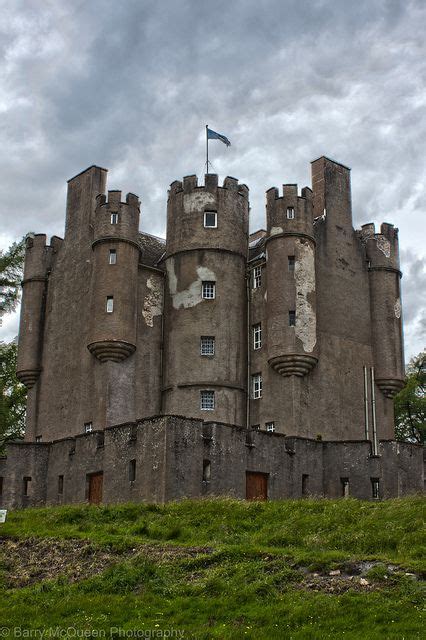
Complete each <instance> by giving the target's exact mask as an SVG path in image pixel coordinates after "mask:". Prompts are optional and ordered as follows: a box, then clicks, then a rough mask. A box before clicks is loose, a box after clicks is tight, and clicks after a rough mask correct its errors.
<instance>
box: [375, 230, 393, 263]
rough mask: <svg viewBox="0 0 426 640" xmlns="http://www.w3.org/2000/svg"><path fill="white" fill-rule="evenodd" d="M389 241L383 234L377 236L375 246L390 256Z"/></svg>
mask: <svg viewBox="0 0 426 640" xmlns="http://www.w3.org/2000/svg"><path fill="white" fill-rule="evenodd" d="M390 247H391V246H390V242H389V240H388V239H387V238H385V236H379V235H378V236H377V248H378V249H379V250H380V251H381V252H382V253H383V254H384V255H385V256H386V257H387V258H390Z"/></svg>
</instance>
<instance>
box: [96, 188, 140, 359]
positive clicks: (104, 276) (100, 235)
mask: <svg viewBox="0 0 426 640" xmlns="http://www.w3.org/2000/svg"><path fill="white" fill-rule="evenodd" d="M139 205H140V203H139V199H138V197H137V196H135V195H134V194H132V193H128V194H127V196H126V202H121V191H108V200H107V199H106V196H105V195H103V194H102V195H99V196H98V197H97V199H96V213H95V224H94V240H93V243H92V249H93V271H92V310H91V318H90V319H91V323H90V328H89V340H88V345H87V348H88V349H89V351H90V353H92V354H93V355H94V356H95V357H96V358H98V359H99V360H100V361H101V362H105V361H107V360H112V361H114V362H120V361H122V360H125V359H126V358H127V357H128V356H130V355H131V354H132V353H133V352H134V351H135V349H136V320H137V276H138V263H139V245H138V244H137V242H136V239H137V236H138V231H139Z"/></svg>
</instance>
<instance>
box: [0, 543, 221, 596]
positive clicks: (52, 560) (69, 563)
mask: <svg viewBox="0 0 426 640" xmlns="http://www.w3.org/2000/svg"><path fill="white" fill-rule="evenodd" d="M210 551H211V550H210V549H208V548H205V547H172V546H157V545H138V546H136V547H134V548H132V549H126V550H123V551H117V550H109V549H107V548H102V547H98V546H96V545H93V544H92V543H90V542H86V541H84V540H54V539H39V538H27V539H24V540H12V539H10V538H0V583H2V584H3V585H4V586H5V587H6V588H9V589H11V588H20V587H26V586H29V585H32V584H36V583H38V582H43V581H44V580H55V579H57V578H59V577H64V578H66V579H67V580H68V581H70V582H76V581H79V580H84V579H85V578H90V577H92V576H94V575H97V574H99V573H102V571H105V569H107V568H108V567H109V566H111V565H112V564H114V563H116V562H123V561H124V560H127V559H131V558H134V557H136V556H144V557H148V558H149V559H150V560H153V561H155V562H158V563H162V562H169V561H171V560H174V559H181V558H182V559H184V558H194V557H197V556H198V555H200V554H205V553H209V552H210Z"/></svg>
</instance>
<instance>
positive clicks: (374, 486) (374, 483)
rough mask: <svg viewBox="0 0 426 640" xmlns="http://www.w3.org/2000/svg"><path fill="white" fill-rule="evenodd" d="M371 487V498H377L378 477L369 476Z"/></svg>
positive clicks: (378, 495) (378, 488) (378, 489)
mask: <svg viewBox="0 0 426 640" xmlns="http://www.w3.org/2000/svg"><path fill="white" fill-rule="evenodd" d="M371 489H372V493H373V498H374V499H375V500H378V499H379V498H380V480H379V478H371Z"/></svg>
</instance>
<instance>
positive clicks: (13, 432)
mask: <svg viewBox="0 0 426 640" xmlns="http://www.w3.org/2000/svg"><path fill="white" fill-rule="evenodd" d="M17 353H18V347H17V345H16V344H15V343H13V342H11V343H10V344H5V343H3V342H1V343H0V453H1V451H2V449H3V447H4V444H5V443H6V442H7V441H8V440H14V439H16V438H22V436H23V432H24V427H25V406H26V399H27V392H26V389H25V387H24V385H23V384H21V383H20V382H19V380H18V378H17V377H16V358H17Z"/></svg>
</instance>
